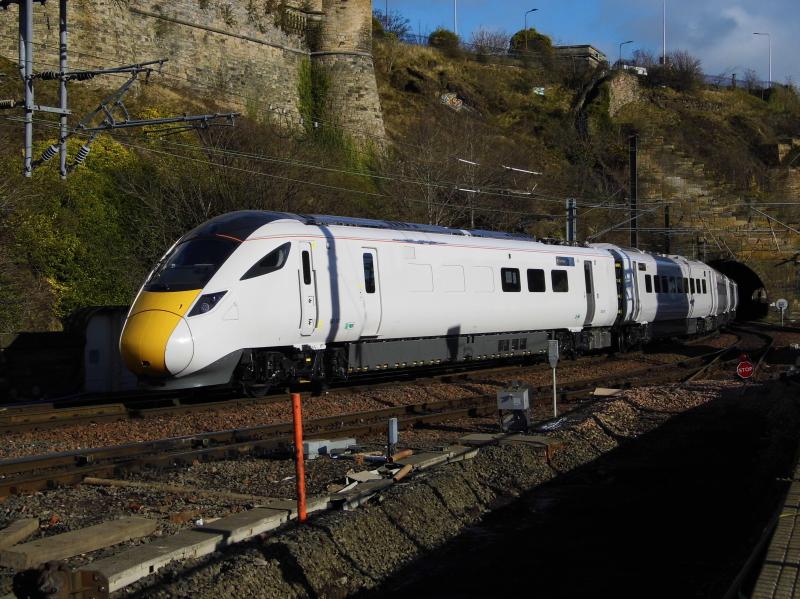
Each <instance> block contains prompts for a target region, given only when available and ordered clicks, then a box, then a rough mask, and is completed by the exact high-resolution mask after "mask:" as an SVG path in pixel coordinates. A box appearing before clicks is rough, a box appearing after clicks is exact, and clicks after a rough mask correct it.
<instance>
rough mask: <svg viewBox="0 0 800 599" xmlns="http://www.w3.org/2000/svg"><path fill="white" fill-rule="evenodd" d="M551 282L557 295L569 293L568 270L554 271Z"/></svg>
mask: <svg viewBox="0 0 800 599" xmlns="http://www.w3.org/2000/svg"><path fill="white" fill-rule="evenodd" d="M550 282H551V283H552V284H553V291H554V292H556V293H569V278H568V277H567V271H566V270H554V271H552V272H551V273H550Z"/></svg>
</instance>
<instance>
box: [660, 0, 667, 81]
mask: <svg viewBox="0 0 800 599" xmlns="http://www.w3.org/2000/svg"><path fill="white" fill-rule="evenodd" d="M661 60H662V61H663V62H662V64H663V65H664V68H667V0H664V53H663V54H662V58H661Z"/></svg>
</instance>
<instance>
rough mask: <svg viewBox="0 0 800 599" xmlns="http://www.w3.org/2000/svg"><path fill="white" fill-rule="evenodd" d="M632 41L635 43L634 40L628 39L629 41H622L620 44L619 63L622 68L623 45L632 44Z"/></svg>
mask: <svg viewBox="0 0 800 599" xmlns="http://www.w3.org/2000/svg"><path fill="white" fill-rule="evenodd" d="M632 43H633V40H628V41H627V42H622V43H620V45H619V62H618V63H617V64H618V65H619V68H620V69H621V68H622V46H625V45H627V44H632Z"/></svg>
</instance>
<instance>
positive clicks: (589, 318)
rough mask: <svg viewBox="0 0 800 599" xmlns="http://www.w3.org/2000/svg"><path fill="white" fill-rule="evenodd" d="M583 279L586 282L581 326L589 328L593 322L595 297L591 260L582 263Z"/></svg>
mask: <svg viewBox="0 0 800 599" xmlns="http://www.w3.org/2000/svg"><path fill="white" fill-rule="evenodd" d="M583 277H584V281H585V282H586V319H585V320H584V321H583V326H585V327H586V326H590V325H591V324H592V322H594V313H595V309H596V308H595V305H596V302H595V297H594V271H593V265H592V261H591V260H584V261H583Z"/></svg>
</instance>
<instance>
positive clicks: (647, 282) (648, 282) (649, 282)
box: [644, 275, 653, 293]
mask: <svg viewBox="0 0 800 599" xmlns="http://www.w3.org/2000/svg"><path fill="white" fill-rule="evenodd" d="M644 287H645V289H646V290H647V293H653V277H651V276H650V275H645V276H644Z"/></svg>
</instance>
